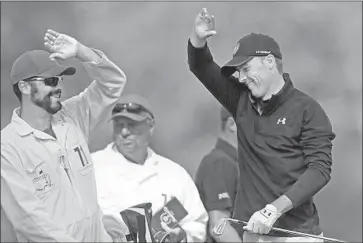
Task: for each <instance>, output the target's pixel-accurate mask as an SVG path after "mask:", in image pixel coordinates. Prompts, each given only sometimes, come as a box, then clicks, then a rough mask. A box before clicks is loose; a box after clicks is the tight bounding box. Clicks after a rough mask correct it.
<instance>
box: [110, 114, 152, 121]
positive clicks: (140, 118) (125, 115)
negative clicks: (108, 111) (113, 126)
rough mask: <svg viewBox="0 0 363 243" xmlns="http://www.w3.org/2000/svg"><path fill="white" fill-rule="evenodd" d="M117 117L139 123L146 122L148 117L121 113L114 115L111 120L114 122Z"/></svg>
mask: <svg viewBox="0 0 363 243" xmlns="http://www.w3.org/2000/svg"><path fill="white" fill-rule="evenodd" d="M117 117H126V118H129V119H131V120H133V121H138V122H141V121H144V120H145V119H146V118H147V117H146V116H140V115H137V114H134V113H129V112H120V113H117V114H114V115H112V116H111V120H113V119H114V118H117Z"/></svg>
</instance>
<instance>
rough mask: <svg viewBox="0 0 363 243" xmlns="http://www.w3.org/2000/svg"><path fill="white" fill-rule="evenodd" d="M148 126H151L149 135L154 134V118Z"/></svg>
mask: <svg viewBox="0 0 363 243" xmlns="http://www.w3.org/2000/svg"><path fill="white" fill-rule="evenodd" d="M150 126H151V129H150V135H151V136H152V135H154V132H155V128H156V124H155V120H154V119H153V120H152V121H151V124H150Z"/></svg>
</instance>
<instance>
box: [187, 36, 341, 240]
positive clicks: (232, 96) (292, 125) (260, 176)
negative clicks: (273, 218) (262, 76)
mask: <svg viewBox="0 0 363 243" xmlns="http://www.w3.org/2000/svg"><path fill="white" fill-rule="evenodd" d="M188 61H189V67H190V70H191V71H192V72H193V73H194V75H195V76H196V77H197V78H198V79H199V80H200V81H201V82H202V83H203V85H204V86H205V87H206V88H207V89H208V90H209V91H210V92H211V93H212V94H213V95H214V97H215V98H216V99H217V100H218V101H219V102H220V103H221V104H222V105H223V106H224V107H225V108H226V109H227V110H228V111H229V112H230V113H231V114H232V115H233V117H234V119H235V121H236V124H237V128H238V162H239V169H240V190H239V191H238V195H237V199H236V203H235V212H234V217H235V218H237V219H239V220H244V221H248V220H249V218H250V217H251V216H252V214H253V213H254V212H256V211H258V210H260V209H262V208H264V207H265V205H266V204H269V203H271V202H273V201H274V200H276V199H277V198H278V197H280V196H281V195H283V194H285V195H286V196H287V197H288V198H289V199H290V200H291V201H292V203H293V206H294V208H293V209H292V210H290V211H288V212H287V213H285V214H284V215H283V216H281V217H280V218H279V219H278V220H277V222H276V223H275V225H274V226H276V227H281V228H285V229H289V230H296V231H300V232H305V233H311V234H320V233H321V232H322V230H321V228H320V226H319V216H318V212H317V210H316V207H315V204H314V202H313V195H315V194H316V193H317V192H318V191H319V190H320V189H321V188H322V187H323V186H324V185H325V184H326V183H328V181H329V180H330V173H331V165H332V155H331V149H332V140H333V139H334V138H335V134H334V133H333V132H332V126H331V123H330V121H329V119H328V117H327V115H326V114H325V112H324V110H323V109H322V107H321V106H320V105H319V104H318V102H316V101H315V100H314V99H312V98H311V97H309V96H308V95H306V94H304V93H303V92H301V91H299V90H297V89H295V88H294V86H293V84H292V82H291V79H290V76H289V74H287V73H285V74H283V78H284V80H285V85H284V87H283V88H282V90H281V91H280V92H279V93H278V94H276V95H273V96H272V97H271V99H270V100H269V101H268V103H267V104H263V105H262V107H263V109H262V114H261V115H260V114H259V113H258V112H257V110H256V101H255V100H254V99H253V98H252V97H251V95H250V92H249V90H248V88H247V87H246V86H245V85H244V84H241V83H239V82H238V80H237V79H236V78H235V77H233V76H232V77H229V78H226V77H224V76H223V75H222V74H221V69H220V67H219V66H218V65H217V64H216V63H215V62H214V61H213V58H212V55H211V53H210V51H209V48H208V46H207V45H205V46H204V47H203V48H194V47H193V46H192V45H191V43H190V42H189V43H188ZM240 228H241V227H240ZM240 233H242V231H240ZM269 235H278V236H286V235H284V234H281V233H275V232H273V231H271V232H270V233H269Z"/></svg>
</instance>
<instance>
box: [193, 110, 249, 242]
mask: <svg viewBox="0 0 363 243" xmlns="http://www.w3.org/2000/svg"><path fill="white" fill-rule="evenodd" d="M238 176H239V169H238V164H237V127H236V123H235V122H234V119H233V117H232V115H231V114H230V113H229V112H228V111H227V110H226V109H225V108H224V107H222V108H221V124H220V134H219V137H218V140H217V143H216V145H215V147H214V148H213V149H212V151H210V152H209V153H208V154H207V155H206V156H204V157H203V159H202V161H201V163H200V164H199V167H198V170H197V173H196V178H195V183H196V185H197V188H198V191H199V195H200V198H201V199H202V201H203V204H204V207H205V209H206V210H207V212H208V215H209V221H208V235H207V240H206V242H242V240H241V238H240V237H239V235H238V233H237V231H236V230H235V229H234V228H233V227H232V225H230V224H229V222H227V225H226V228H225V230H224V233H223V234H222V235H219V236H217V235H215V234H213V228H214V226H215V225H216V224H217V223H218V222H220V220H221V219H222V218H230V217H232V214H233V208H234V207H233V206H234V201H235V198H236V194H237V186H238Z"/></svg>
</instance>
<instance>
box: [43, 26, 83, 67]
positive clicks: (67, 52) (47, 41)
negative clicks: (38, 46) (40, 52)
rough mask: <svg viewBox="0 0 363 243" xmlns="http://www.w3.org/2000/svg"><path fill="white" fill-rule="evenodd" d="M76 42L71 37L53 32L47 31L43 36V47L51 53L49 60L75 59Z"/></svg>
mask: <svg viewBox="0 0 363 243" xmlns="http://www.w3.org/2000/svg"><path fill="white" fill-rule="evenodd" d="M78 44H79V43H78V41H77V40H76V39H74V38H73V37H70V36H68V35H65V34H61V33H58V32H56V31H54V30H47V33H46V34H45V36H44V46H45V48H46V49H47V50H48V51H49V52H50V53H51V55H50V56H49V58H50V59H51V60H55V58H59V59H62V60H65V59H68V58H71V57H75V56H76V54H77V51H78V46H79V45H78Z"/></svg>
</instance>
